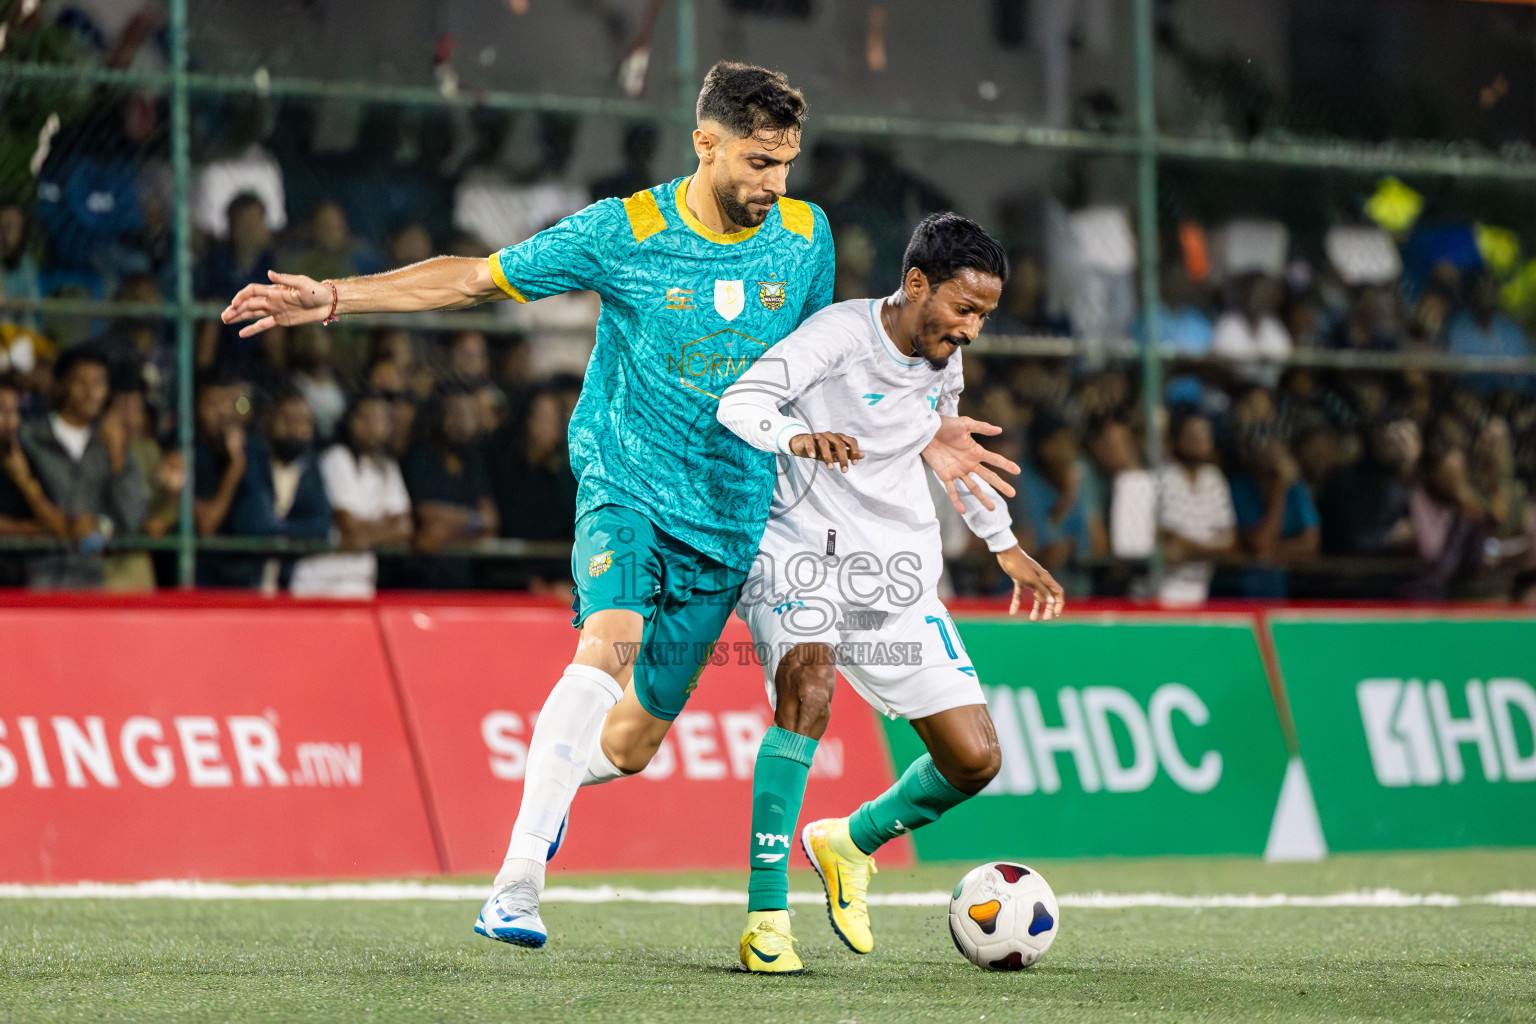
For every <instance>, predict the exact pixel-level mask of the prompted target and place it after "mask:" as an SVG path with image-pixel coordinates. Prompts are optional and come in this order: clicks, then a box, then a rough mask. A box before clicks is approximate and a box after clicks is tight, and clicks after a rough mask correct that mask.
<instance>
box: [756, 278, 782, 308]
mask: <svg viewBox="0 0 1536 1024" xmlns="http://www.w3.org/2000/svg"><path fill="white" fill-rule="evenodd" d="M785 284H786V282H784V281H759V282H757V297H758V299H759V301H761V302H762V304H763V308H764V309H783V308H784V299H785V293H784V287H785Z"/></svg>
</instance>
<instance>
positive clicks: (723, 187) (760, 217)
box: [715, 181, 779, 228]
mask: <svg viewBox="0 0 1536 1024" xmlns="http://www.w3.org/2000/svg"><path fill="white" fill-rule="evenodd" d="M747 198H748V200H749V201H751V202H759V203H767V204H768V210H771V209H773V204H774V203H776V202H778V201H779V200H778V197H777V196H774V195H771V194H769V193H766V192H765V193H763V194H762V195H760V196H748V197H747ZM715 202H717V203H719V204H720V212H722V213H724V214H725V219H726V220H728V221H730V222H731V223H732V224H735V225H737V226H738V227H743V228H755V227H757V226H758V225H759V224H761V223H762V222H763V221H764V220H765V219H766V218H767V217H768V210H764V211H762V212H761V213H758V212H757V211H756V210H754V209H752V207H750V206H748V205H747V204H746V203H744V202H742V201H741V200H740V199H737V198H736V182H734V181H717V182H715Z"/></svg>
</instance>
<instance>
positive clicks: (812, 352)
mask: <svg viewBox="0 0 1536 1024" xmlns="http://www.w3.org/2000/svg"><path fill="white" fill-rule="evenodd" d="M855 344H856V339H855V338H854V337H852V336H850V334H849V332H848V329H847V327H846V326H845V325H843V324H842V322H841V321H840V320H837V319H832V318H827V317H812V318H811V319H810V320H808V321H806V323H804V324H802V325H801V326H800V327H798V328H796V329H795V331H794V332H793V333H791V334H790V335H789V336H788V337H787V338H785V339H784V340H783V341H780V342H779V343H778V344H777V345H775V346H773V347H772V348H771V349H769V350H768V351H767V352H766V353H764V354H763V355H762V356H759V357H758V360H757V362H755V363H753V364H752V366H751V367H750V368H748V369H747V370H746V371H744V372H743V373H742V374H741V376H739V377H737V378H736V381H735V383H733V384H732V385H731V386H730V387H728V388H726V389H725V394H723V395H721V396H720V406H719V408H718V409H717V410H716V412H715V417H716V418H717V419H718V420H719V421H720V423H721V425H722V426H724V427H726V428H727V429H729V430H730V431H731V432H732V433H734V434H735V435H736V436H737V437H739V438H741V439H742V440H743V441H745V442H746V443H747V444H750V445H751V446H752V447H754V448H758V449H761V450H762V451H765V452H778V453H779V454H781V455H796V456H799V457H800V458H804V459H819V460H820V461H821V462H823V463H825V464H826V465H827V466H828V467H829V468H831V467H834V466H837V467H840V468H841V469H842V471H843V472H844V473H846V472H848V467H849V466H850V465H851V464H852V463H854V462H857V461H858V460H860V459H862V458H863V457H864V453H863V452H862V451H860V450H859V442H858V441H856V440H855V439H854V438H852V437H850V436H849V435H847V434H842V433H838V432H837V431H835V430H817V429H815V428H814V427H813V426H812V425H811V424H808V423H806V422H805V420H804V419H801V418H800V416H799V415H798V414H795V409H794V401H795V399H796V398H799V397H800V396H801V395H802V394H804V393H805V391H806V389H807V388H809V387H811V386H812V385H813V384H815V383H817V382H818V381H821V380H824V379H826V378H827V377H830V376H833V375H835V374H836V373H838V372H840V371H841V369H842V367H843V366H844V364H845V363H846V362H847V361H848V359H849V357H850V355H851V353H852V351H853V348H854V345H855ZM780 410H788V412H789V413H791V415H786V413H785V412H781V411H780Z"/></svg>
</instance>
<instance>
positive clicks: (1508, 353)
mask: <svg viewBox="0 0 1536 1024" xmlns="http://www.w3.org/2000/svg"><path fill="white" fill-rule="evenodd" d="M1445 337H1446V347H1447V348H1448V349H1449V351H1450V352H1451V353H1452V354H1453V355H1459V356H1498V357H1501V358H1506V359H1508V358H1523V357H1528V356H1530V355H1531V354H1532V352H1531V343H1530V341H1529V340H1528V339H1527V338H1526V336H1525V332H1524V331H1522V330H1520V327H1519V326H1518V325H1517V324H1516V323H1515V322H1514V321H1513V320H1511V319H1510V318H1509V317H1507V316H1505V315H1504V314H1503V313H1500V312H1499V285H1498V282H1497V281H1495V280H1494V279H1493V278H1492V277H1490V276H1489V275H1488V274H1479V275H1478V276H1477V277H1475V278H1473V279H1472V284H1471V287H1470V288H1469V289H1468V294H1467V306H1466V308H1465V309H1462V310H1460V311H1458V312H1457V313H1456V315H1455V316H1453V317H1451V322H1450V326H1448V327H1447V328H1446V331H1445ZM1530 382H1531V378H1529V377H1516V376H1510V375H1506V374H1499V373H1472V374H1467V375H1466V376H1464V377H1462V378H1461V380H1460V382H1459V383H1460V386H1462V387H1464V388H1467V389H1469V390H1472V391H1476V392H1477V393H1479V394H1481V395H1490V394H1492V393H1493V392H1495V391H1498V390H1500V389H1501V388H1507V389H1511V390H1516V389H1518V390H1528V389H1529V388H1530Z"/></svg>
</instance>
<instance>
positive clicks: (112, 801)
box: [0, 608, 440, 882]
mask: <svg viewBox="0 0 1536 1024" xmlns="http://www.w3.org/2000/svg"><path fill="white" fill-rule="evenodd" d="M0 652H3V654H0V835H3V837H4V841H3V842H0V878H3V879H5V880H7V881H17V882H55V881H71V880H84V879H92V880H103V881H107V880H121V879H150V878H229V879H239V878H318V877H339V876H365V875H414V874H427V873H435V872H437V871H438V870H439V869H440V865H439V862H438V857H437V855H436V852H435V850H434V847H433V841H432V833H431V830H430V827H429V825H428V819H427V815H426V812H425V807H424V803H423V800H422V793H421V784H420V780H419V777H418V775H417V773H416V770H415V765H414V762H413V759H412V756H411V751H410V747H409V745H408V743H407V741H406V735H405V731H404V726H403V723H402V721H401V717H400V712H399V706H398V703H397V700H396V697H395V694H394V693H393V691H392V687H391V681H390V676H389V671H388V666H387V664H386V662H385V659H384V655H383V650H382V647H381V644H380V642H379V634H378V624H377V619H376V617H375V614H374V613H373V612H372V611H370V610H360V609H351V610H321V609H302V610H301V609H281V608H268V609H259V610H258V609H254V608H252V609H244V610H242V609H233V608H231V609H219V610H205V611H198V610H191V609H163V610H157V609H152V608H146V609H127V610H123V609H113V610H107V609H99V610H90V609H63V608H36V609H12V610H7V611H6V612H5V613H4V614H3V615H0Z"/></svg>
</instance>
